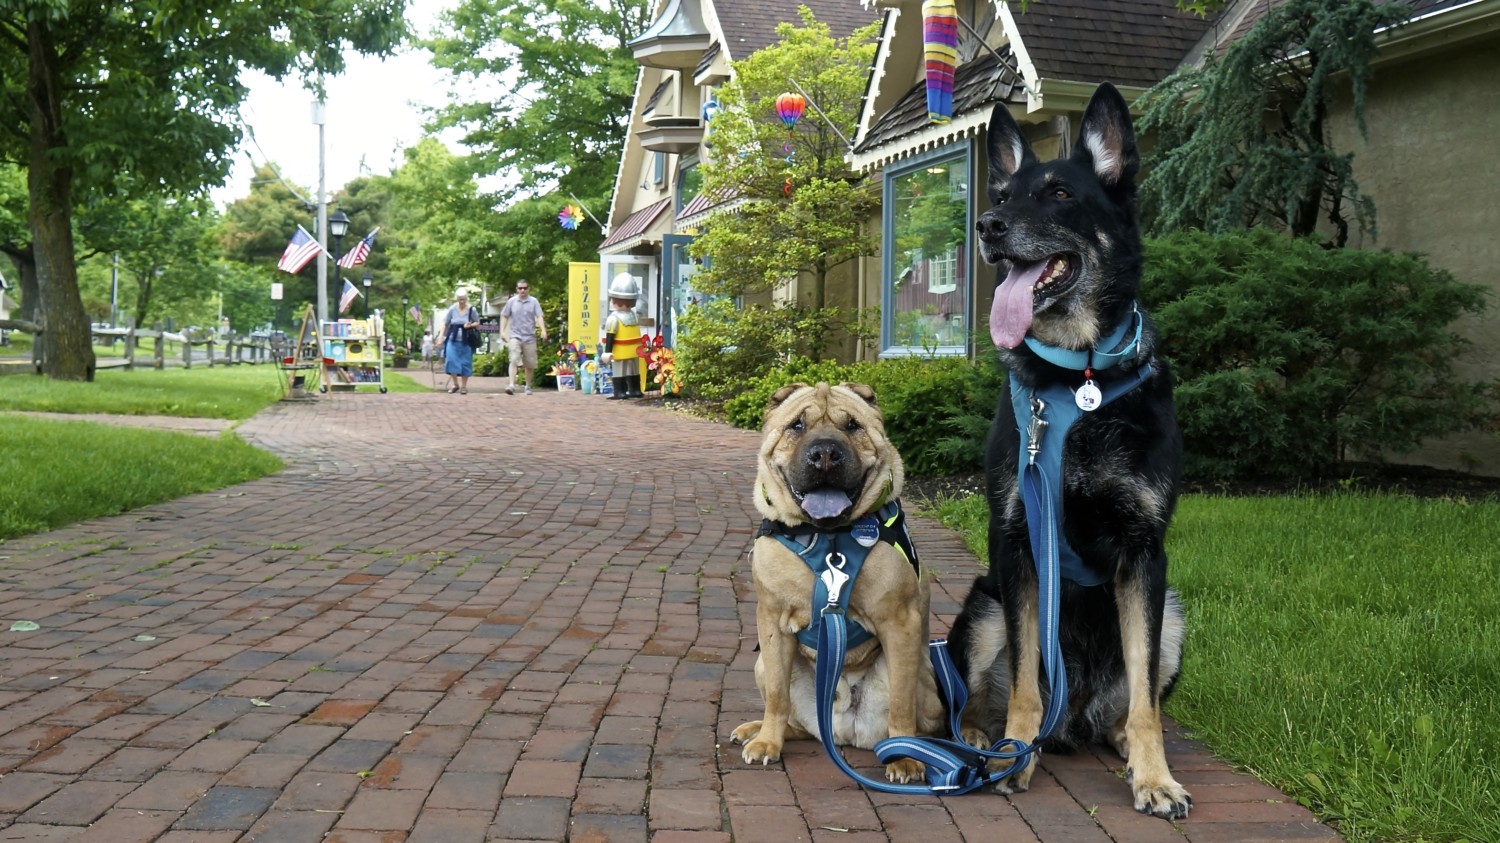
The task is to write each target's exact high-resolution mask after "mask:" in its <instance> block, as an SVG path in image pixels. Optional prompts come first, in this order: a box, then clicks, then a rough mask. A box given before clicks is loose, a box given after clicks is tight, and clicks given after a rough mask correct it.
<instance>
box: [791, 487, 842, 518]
mask: <svg viewBox="0 0 1500 843" xmlns="http://www.w3.org/2000/svg"><path fill="white" fill-rule="evenodd" d="M852 506H854V501H851V500H849V496H848V495H846V494H844V493H843V492H840V491H839V490H838V489H819V490H817V491H816V492H808V493H807V495H806V496H805V497H803V498H802V511H803V512H805V513H807V514H808V517H810V518H812V519H813V520H815V521H822V520H825V519H828V518H837V517H839V516H840V515H843V514H844V513H845V512H848V511H849V508H850V507H852Z"/></svg>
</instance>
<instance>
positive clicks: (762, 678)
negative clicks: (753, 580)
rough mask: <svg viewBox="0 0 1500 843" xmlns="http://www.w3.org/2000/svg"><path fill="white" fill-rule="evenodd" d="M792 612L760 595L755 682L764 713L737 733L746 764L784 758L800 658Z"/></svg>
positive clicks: (735, 738)
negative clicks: (794, 675)
mask: <svg viewBox="0 0 1500 843" xmlns="http://www.w3.org/2000/svg"><path fill="white" fill-rule="evenodd" d="M793 623H794V619H793V618H792V612H791V610H790V609H786V608H784V607H781V606H778V605H776V601H775V600H773V599H771V598H770V596H769V595H767V594H764V593H762V594H760V595H759V596H758V597H757V599H756V605H755V628H756V632H757V634H758V637H759V639H760V658H759V660H758V661H757V662H756V666H755V667H756V670H755V680H756V682H755V683H756V684H757V685H759V686H760V695H761V698H762V699H763V700H764V701H765V712H764V713H763V714H762V715H761V719H760V722H758V723H757V722H753V721H752V722H750V723H745V724H743V725H741V726H740V727H739V728H737V729H735V730H734V733H733V735H732V737H733V739H734V741H735V743H743V744H745V751H744V753H743V754H742V757H743V758H744V759H745V763H746V764H754V763H755V762H756V761H759V762H760V763H761V764H763V765H764V764H769V763H770V762H772V761H776V760H778V759H780V758H781V746H782V744H783V743H784V742H785V741H786V732H787V719H788V718H789V717H790V715H791V712H792V696H791V686H792V660H793V659H795V658H797V637H796V636H797V629H800V627H796V626H793Z"/></svg>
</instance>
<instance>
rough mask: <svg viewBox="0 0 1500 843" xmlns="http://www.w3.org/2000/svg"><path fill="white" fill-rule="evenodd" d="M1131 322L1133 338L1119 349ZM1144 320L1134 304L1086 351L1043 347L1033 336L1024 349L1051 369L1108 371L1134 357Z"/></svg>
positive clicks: (1028, 337) (1045, 345)
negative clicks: (1106, 333)
mask: <svg viewBox="0 0 1500 843" xmlns="http://www.w3.org/2000/svg"><path fill="white" fill-rule="evenodd" d="M1131 323H1134V324H1135V336H1133V337H1131V340H1130V344H1129V345H1126V346H1125V347H1124V348H1120V347H1119V346H1120V343H1122V342H1124V341H1125V337H1126V336H1127V335H1128V334H1129V333H1130V327H1131ZM1145 324H1146V320H1145V319H1144V318H1143V317H1142V316H1141V312H1140V309H1139V308H1138V307H1137V306H1136V305H1133V304H1132V305H1131V306H1130V316H1129V317H1128V318H1126V319H1124V320H1122V321H1121V322H1120V324H1119V325H1118V326H1117V327H1116V328H1115V330H1114V331H1113V332H1112V333H1110V335H1109V336H1107V337H1104V338H1103V339H1101V340H1099V342H1097V343H1095V344H1094V347H1093V348H1092V349H1089V350H1088V351H1074V350H1073V349H1070V348H1058V347H1057V346H1054V345H1047V344H1045V343H1043V342H1042V341H1041V340H1039V339H1037V338H1036V337H1033V336H1030V335H1029V334H1028V335H1027V337H1026V347H1027V348H1029V349H1031V350H1032V351H1033V352H1035V353H1036V356H1038V357H1040V358H1042V359H1043V360H1046V361H1047V362H1048V363H1051V364H1052V365H1054V366H1059V367H1061V368H1064V369H1072V370H1074V371H1077V372H1082V371H1084V370H1085V369H1108V368H1110V367H1111V366H1115V365H1117V364H1119V363H1122V362H1124V361H1125V360H1126V359H1128V358H1130V357H1134V356H1135V354H1136V351H1137V349H1139V348H1140V345H1141V331H1142V329H1143V328H1144V327H1145ZM1101 349H1118V350H1116V351H1102V350H1101Z"/></svg>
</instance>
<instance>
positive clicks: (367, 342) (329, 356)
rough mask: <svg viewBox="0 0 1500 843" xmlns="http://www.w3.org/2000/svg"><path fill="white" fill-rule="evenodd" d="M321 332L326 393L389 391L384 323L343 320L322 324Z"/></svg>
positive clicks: (369, 320)
mask: <svg viewBox="0 0 1500 843" xmlns="http://www.w3.org/2000/svg"><path fill="white" fill-rule="evenodd" d="M318 333H319V334H320V335H321V339H322V341H323V384H324V386H323V390H324V391H327V390H328V389H329V388H332V389H335V390H351V391H352V390H353V389H354V388H355V387H356V386H360V385H370V386H378V387H380V392H381V394H384V393H385V391H386V387H385V368H384V359H385V357H384V354H383V352H382V351H381V348H382V346H384V344H385V334H384V332H383V331H382V326H381V320H380V319H379V318H371V319H340V320H339V321H337V322H323V323H321V324H320V325H319V330H318Z"/></svg>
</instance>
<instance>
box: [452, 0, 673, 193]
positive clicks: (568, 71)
mask: <svg viewBox="0 0 1500 843" xmlns="http://www.w3.org/2000/svg"><path fill="white" fill-rule="evenodd" d="M655 5H656V4H655V3H654V2H652V0H607V2H588V0H532V2H529V3H517V2H514V0H461V2H460V3H459V4H458V6H457V8H455V9H453V10H452V11H451V12H448V13H446V14H445V15H443V18H442V25H441V27H440V30H439V31H438V32H437V33H435V34H434V35H433V37H431V38H430V39H428V40H427V41H426V42H425V45H426V46H427V48H428V49H429V50H431V51H432V56H433V64H434V65H436V66H437V67H439V68H442V69H444V70H447V71H448V72H450V73H451V74H452V75H453V77H454V86H455V89H456V90H457V91H460V92H463V93H459V94H456V95H455V96H454V97H453V99H452V101H451V102H450V103H449V104H448V105H447V106H446V107H444V108H441V109H439V110H438V112H437V113H436V114H435V115H434V120H433V125H434V126H435V127H437V128H448V127H456V128H459V129H461V130H462V131H463V132H464V136H463V143H464V145H465V146H467V147H468V148H469V149H471V150H474V155H475V159H474V170H475V172H476V173H479V174H481V175H493V174H506V175H507V177H508V178H509V179H511V181H510V184H509V185H508V186H507V187H505V188H503V189H502V190H501V191H500V194H499V196H498V199H499V200H500V201H499V204H501V205H508V204H510V203H511V202H512V201H514V200H515V199H517V198H519V197H522V196H538V195H542V194H546V193H552V192H557V193H559V194H560V195H562V196H564V197H566V196H567V195H568V194H570V193H571V194H574V195H576V196H577V197H578V198H579V199H580V200H582V201H583V202H584V203H585V204H587V205H588V206H589V207H590V208H593V209H594V210H595V212H596V213H599V212H600V211H599V209H601V208H604V207H606V206H607V205H608V200H609V194H610V190H611V189H612V187H613V185H614V177H615V171H616V169H617V168H618V164H619V160H620V150H621V146H622V144H623V142H624V139H625V135H626V129H627V128H628V126H627V125H626V121H627V120H628V119H629V116H630V102H631V97H632V96H633V95H634V93H635V81H636V76H637V74H638V72H639V70H640V67H639V66H638V65H637V64H636V62H635V58H634V56H633V54H632V52H631V50H630V48H629V47H627V46H626V42H628V41H629V40H630V39H631V38H634V37H635V36H637V35H639V34H641V32H643V31H644V30H645V29H646V27H647V26H648V25H649V24H650V22H651V15H652V12H653V9H654V7H655ZM473 92H479V95H478V96H474V95H473ZM466 96H468V97H472V98H466ZM554 214H555V211H554ZM554 223H555V220H554Z"/></svg>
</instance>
